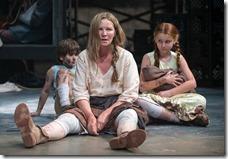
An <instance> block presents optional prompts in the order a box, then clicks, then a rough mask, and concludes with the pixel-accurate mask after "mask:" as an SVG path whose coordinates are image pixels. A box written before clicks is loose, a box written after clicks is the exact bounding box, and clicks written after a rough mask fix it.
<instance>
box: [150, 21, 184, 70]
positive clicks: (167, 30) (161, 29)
mask: <svg viewBox="0 0 228 159" xmlns="http://www.w3.org/2000/svg"><path fill="white" fill-rule="evenodd" d="M159 33H164V34H168V35H170V36H171V37H172V38H173V39H174V40H175V43H174V45H173V48H172V49H171V50H172V51H174V52H176V54H177V60H176V62H177V68H178V69H179V67H180V64H179V61H180V55H181V53H182V51H181V49H180V44H179V36H180V34H179V31H178V29H177V28H176V26H175V25H173V24H171V23H161V24H158V25H157V26H156V27H155V30H154V48H155V52H154V59H155V61H154V65H155V66H157V67H159V50H158V47H157V45H156V43H155V37H156V36H157V35H158V34H159Z"/></svg>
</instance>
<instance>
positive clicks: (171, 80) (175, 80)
mask: <svg viewBox="0 0 228 159" xmlns="http://www.w3.org/2000/svg"><path fill="white" fill-rule="evenodd" d="M164 78H165V81H166V83H167V84H172V85H174V86H179V85H180V84H181V81H182V79H181V78H180V77H178V74H172V73H171V71H169V72H168V73H167V74H166V75H165V76H164Z"/></svg>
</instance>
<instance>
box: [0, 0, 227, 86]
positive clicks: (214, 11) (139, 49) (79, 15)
mask: <svg viewBox="0 0 228 159" xmlns="http://www.w3.org/2000/svg"><path fill="white" fill-rule="evenodd" d="M4 1H7V0H4ZM1 3H2V4H4V3H3V2H2V1H1ZM1 11H2V12H0V14H5V12H6V9H5V8H4V9H1ZM101 11H110V12H112V13H113V14H114V15H116V16H117V18H118V19H119V20H120V23H121V25H122V26H123V29H124V30H125V32H126V35H127V38H128V42H127V45H126V48H127V49H129V50H130V51H131V52H132V53H133V55H134V57H135V59H136V61H137V64H138V66H139V67H140V63H141V60H142V57H143V55H144V54H145V53H147V52H149V51H152V50H153V47H152V41H151V39H152V38H153V37H152V31H153V29H154V27H155V25H156V24H157V23H159V22H171V23H174V24H175V25H176V26H177V27H178V28H179V30H180V33H181V37H180V38H181V39H180V40H181V47H182V50H183V52H184V56H185V58H186V59H187V61H188V64H189V66H190V68H191V70H192V72H193V74H194V75H195V78H196V80H197V82H198V86H203V87H204V86H205V87H223V86H224V1H221V0H131V1H123V0H106V1H104V0H93V1H91V0H67V1H63V0H55V1H54V3H53V22H52V23H53V37H52V43H51V44H44V45H36V46H33V45H32V46H31V45H30V44H24V45H23V46H22V51H19V50H18V46H19V45H20V44H18V45H13V46H12V45H5V46H3V48H0V69H1V70H0V74H1V76H0V81H1V82H4V81H6V80H7V79H8V77H9V76H12V75H13V74H15V73H16V72H20V70H24V69H25V68H26V69H27V70H28V69H29V70H30V71H32V72H34V73H36V74H39V75H40V76H41V77H43V76H44V72H46V70H47V69H48V67H50V66H51V65H52V64H54V63H55V62H56V60H55V52H54V51H55V50H54V49H50V48H55V47H56V44H57V42H58V41H59V40H61V39H63V38H66V37H72V38H74V39H76V40H77V41H78V42H79V43H80V45H81V47H82V49H84V48H85V47H86V42H87V37H88V28H89V22H90V20H91V18H92V17H93V16H94V15H95V14H96V13H98V12H101ZM56 19H58V20H56ZM9 48H10V49H11V50H10V51H11V55H12V56H11V57H10V56H8V54H9V53H7V49H9ZM14 48H17V49H15V50H14ZM20 48H21V46H20ZM28 48H29V49H28ZM48 48H49V49H48ZM26 49H27V50H26ZM38 49H41V50H40V51H39V52H36V51H37V50H38ZM25 52H26V53H25ZM41 52H42V53H41ZM26 54H27V55H26ZM23 55H24V56H23ZM23 61H26V64H25V62H23ZM6 65H8V66H7V67H8V68H9V70H10V71H7V72H6V71H5V69H3V68H4V67H5V66H6Z"/></svg>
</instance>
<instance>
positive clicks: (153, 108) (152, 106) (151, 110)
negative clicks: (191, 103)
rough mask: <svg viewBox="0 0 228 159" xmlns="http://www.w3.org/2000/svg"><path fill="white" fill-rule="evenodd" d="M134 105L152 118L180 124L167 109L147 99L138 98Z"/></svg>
mask: <svg viewBox="0 0 228 159" xmlns="http://www.w3.org/2000/svg"><path fill="white" fill-rule="evenodd" d="M135 103H136V104H137V105H139V106H141V107H142V108H143V109H144V110H145V111H147V113H148V114H149V116H151V117H153V118H157V119H162V120H165V121H169V122H175V123H179V122H180V120H179V119H178V118H177V116H176V115H175V114H174V113H173V112H171V111H169V110H168V109H166V108H164V107H162V106H160V105H158V104H156V103H154V102H150V101H149V99H145V98H138V99H137V101H136V102H135Z"/></svg>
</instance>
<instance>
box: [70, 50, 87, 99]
mask: <svg viewBox="0 0 228 159" xmlns="http://www.w3.org/2000/svg"><path fill="white" fill-rule="evenodd" d="M82 54H83V53H80V55H82ZM80 55H79V57H78V59H77V63H76V72H75V79H74V82H73V96H74V102H77V101H79V100H82V99H86V100H89V92H88V84H87V80H86V79H87V72H86V70H87V67H88V66H87V63H86V60H85V58H83V56H80Z"/></svg>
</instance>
